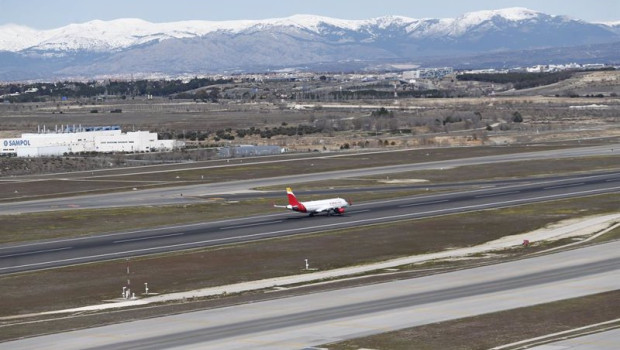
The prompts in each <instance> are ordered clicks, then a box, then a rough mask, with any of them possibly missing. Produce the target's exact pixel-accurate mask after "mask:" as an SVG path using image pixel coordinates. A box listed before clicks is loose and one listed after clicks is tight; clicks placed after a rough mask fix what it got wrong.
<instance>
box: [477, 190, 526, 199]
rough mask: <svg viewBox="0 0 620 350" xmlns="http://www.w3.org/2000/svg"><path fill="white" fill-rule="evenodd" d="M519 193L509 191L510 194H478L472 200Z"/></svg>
mask: <svg viewBox="0 0 620 350" xmlns="http://www.w3.org/2000/svg"><path fill="white" fill-rule="evenodd" d="M520 192H521V191H511V192H500V193H490V194H480V195H477V196H475V197H474V198H486V197H497V196H503V195H507V194H517V193H520Z"/></svg>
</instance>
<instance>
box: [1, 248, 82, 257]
mask: <svg viewBox="0 0 620 350" xmlns="http://www.w3.org/2000/svg"><path fill="white" fill-rule="evenodd" d="M72 248H73V247H62V248H55V249H43V250H36V251H34V252H25V253H15V254H9V255H0V258H11V257H15V256H24V255H34V254H39V253H51V252H59V251H61V250H67V249H72Z"/></svg>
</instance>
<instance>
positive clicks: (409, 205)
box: [398, 199, 449, 208]
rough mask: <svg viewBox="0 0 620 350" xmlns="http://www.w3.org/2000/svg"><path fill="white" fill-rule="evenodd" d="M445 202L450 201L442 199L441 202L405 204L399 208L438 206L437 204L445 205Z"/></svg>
mask: <svg viewBox="0 0 620 350" xmlns="http://www.w3.org/2000/svg"><path fill="white" fill-rule="evenodd" d="M445 202H449V200H448V199H442V200H439V201H432V202H424V203H413V204H403V205H399V206H398V207H399V208H407V207H416V206H419V205H427V204H437V203H445Z"/></svg>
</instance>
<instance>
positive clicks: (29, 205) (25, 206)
mask: <svg viewBox="0 0 620 350" xmlns="http://www.w3.org/2000/svg"><path fill="white" fill-rule="evenodd" d="M610 154H620V144H612V145H609V146H595V147H582V148H570V149H561V150H552V151H538V152H525V153H515V154H505V155H496V156H486V157H474V158H464V159H453V160H445V161H429V162H425V163H417V164H403V165H393V166H384V167H374V168H364V169H356V170H342V171H330V172H322V173H307V174H298V175H287V176H281V177H273V178H267V179H248V180H242V181H231V182H221V183H213V184H207V185H191V186H183V187H169V188H159V189H145V190H138V191H132V192H124V193H111V194H101V195H88V196H76V197H67V198H57V199H44V200H34V201H25V202H11V203H0V215H6V214H19V213H31V212H41V211H50V210H63V209H68V210H73V209H76V208H90V209H94V208H108V207H123V206H145V205H166V204H184V203H194V202H195V201H196V199H195V198H196V197H199V196H200V197H208V196H217V195H221V194H231V193H239V192H249V191H250V189H251V188H255V187H260V186H273V185H282V186H284V185H291V184H295V183H303V182H310V181H321V180H333V179H343V178H355V177H362V176H372V175H380V174H391V173H400V172H408V171H416V170H431V169H442V168H450V167H458V166H471V165H477V164H488V163H500V162H512V161H524V160H541V159H561V158H571V157H585V156H596V155H610ZM181 194H183V195H182V196H181Z"/></svg>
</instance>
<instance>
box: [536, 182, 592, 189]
mask: <svg viewBox="0 0 620 350" xmlns="http://www.w3.org/2000/svg"><path fill="white" fill-rule="evenodd" d="M582 185H585V183H584V182H580V183H577V184H567V185H557V186H549V187H545V188H543V189H544V190H553V189H556V188H565V187H575V186H582Z"/></svg>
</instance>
